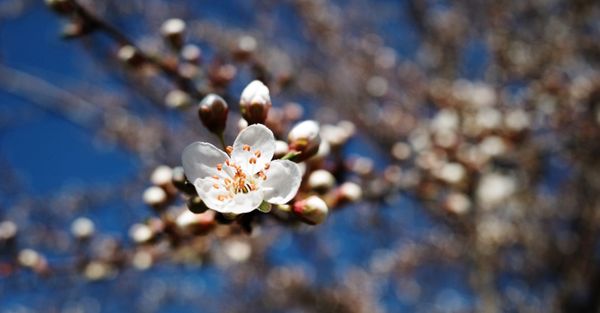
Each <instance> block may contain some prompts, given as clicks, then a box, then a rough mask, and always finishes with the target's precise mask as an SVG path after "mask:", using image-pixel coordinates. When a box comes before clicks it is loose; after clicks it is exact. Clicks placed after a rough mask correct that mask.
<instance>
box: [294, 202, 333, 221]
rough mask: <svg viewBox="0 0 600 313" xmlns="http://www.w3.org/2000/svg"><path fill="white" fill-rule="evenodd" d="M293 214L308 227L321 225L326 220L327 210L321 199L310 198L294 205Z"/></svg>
mask: <svg viewBox="0 0 600 313" xmlns="http://www.w3.org/2000/svg"><path fill="white" fill-rule="evenodd" d="M292 210H293V212H294V213H295V214H296V215H297V216H298V217H300V218H301V219H302V220H303V221H304V222H306V223H307V224H310V225H317V224H321V223H322V222H323V221H325V218H327V214H328V213H329V208H328V207H327V203H325V201H323V199H321V198H319V197H317V196H310V197H308V198H306V199H304V200H301V201H298V202H296V203H294V207H293V209H292Z"/></svg>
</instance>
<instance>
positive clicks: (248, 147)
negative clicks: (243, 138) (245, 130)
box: [242, 145, 250, 151]
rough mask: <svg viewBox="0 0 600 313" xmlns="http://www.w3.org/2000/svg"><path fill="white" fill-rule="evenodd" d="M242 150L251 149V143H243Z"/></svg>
mask: <svg viewBox="0 0 600 313" xmlns="http://www.w3.org/2000/svg"><path fill="white" fill-rule="evenodd" d="M242 150H244V151H250V146H249V145H243V146H242Z"/></svg>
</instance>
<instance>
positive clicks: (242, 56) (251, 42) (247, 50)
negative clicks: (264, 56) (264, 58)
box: [233, 36, 258, 60]
mask: <svg viewBox="0 0 600 313" xmlns="http://www.w3.org/2000/svg"><path fill="white" fill-rule="evenodd" d="M257 46H258V44H257V42H256V39H254V37H252V36H242V37H241V38H240V39H239V40H238V42H237V47H236V48H235V50H234V52H233V55H234V57H235V58H236V59H238V60H246V59H248V58H249V57H250V56H252V54H253V53H254V51H255V50H256V47H257Z"/></svg>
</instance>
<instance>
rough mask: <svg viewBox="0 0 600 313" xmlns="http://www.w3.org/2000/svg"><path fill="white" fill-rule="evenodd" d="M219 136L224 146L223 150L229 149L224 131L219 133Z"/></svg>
mask: <svg viewBox="0 0 600 313" xmlns="http://www.w3.org/2000/svg"><path fill="white" fill-rule="evenodd" d="M217 137H219V142H221V146H222V147H223V150H225V149H227V145H226V144H225V135H224V133H223V132H220V133H218V134H217Z"/></svg>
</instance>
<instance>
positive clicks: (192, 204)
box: [186, 196, 208, 214]
mask: <svg viewBox="0 0 600 313" xmlns="http://www.w3.org/2000/svg"><path fill="white" fill-rule="evenodd" d="M186 205H187V207H188V209H189V210H190V211H191V212H192V213H194V214H200V213H204V212H206V211H207V210H208V207H207V206H206V204H204V202H203V201H202V199H200V197H198V196H193V197H190V198H189V199H188V200H187V201H186Z"/></svg>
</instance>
